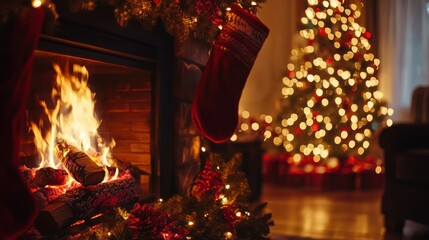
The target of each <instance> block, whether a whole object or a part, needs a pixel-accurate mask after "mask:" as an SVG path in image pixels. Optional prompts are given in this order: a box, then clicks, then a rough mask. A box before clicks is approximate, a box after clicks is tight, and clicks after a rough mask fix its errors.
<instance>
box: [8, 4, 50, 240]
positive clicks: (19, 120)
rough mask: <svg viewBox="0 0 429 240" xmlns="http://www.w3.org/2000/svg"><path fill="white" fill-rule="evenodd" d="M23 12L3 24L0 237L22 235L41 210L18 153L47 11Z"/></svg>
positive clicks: (12, 237)
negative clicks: (37, 207)
mask: <svg viewBox="0 0 429 240" xmlns="http://www.w3.org/2000/svg"><path fill="white" fill-rule="evenodd" d="M17 12H18V11H17ZM19 12H20V14H13V17H10V18H9V19H8V20H7V21H6V22H3V23H2V27H1V35H0V42H1V44H0V59H1V62H2V70H1V74H0V82H1V88H0V96H1V104H0V132H1V134H0V146H1V151H0V182H1V183H2V193H1V196H0V219H1V220H0V239H15V238H16V237H17V236H19V235H20V234H21V233H22V231H25V230H26V229H27V228H28V226H29V225H30V224H31V223H32V222H33V220H34V217H35V213H36V211H37V210H36V204H35V201H34V199H33V196H32V193H31V192H30V190H29V189H28V186H27V184H26V183H25V180H24V179H23V176H22V174H21V170H19V164H20V163H19V158H18V153H19V147H20V141H21V133H22V130H23V126H25V123H24V121H25V108H26V103H27V98H28V95H29V94H28V93H29V90H30V85H31V84H30V83H31V74H32V68H33V53H34V49H35V48H36V46H37V43H38V40H39V36H40V31H41V29H42V25H43V15H44V10H43V9H42V8H37V9H35V8H32V7H31V6H30V7H28V8H25V9H23V11H19ZM11 15H12V13H11Z"/></svg>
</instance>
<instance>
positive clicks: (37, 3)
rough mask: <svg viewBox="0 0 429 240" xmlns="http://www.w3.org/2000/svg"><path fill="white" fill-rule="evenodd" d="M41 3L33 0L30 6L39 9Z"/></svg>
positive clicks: (38, 0) (39, 0) (41, 1)
mask: <svg viewBox="0 0 429 240" xmlns="http://www.w3.org/2000/svg"><path fill="white" fill-rule="evenodd" d="M43 3H44V1H43V0H33V1H31V5H32V6H33V7H34V8H39V7H40V6H42V4H43Z"/></svg>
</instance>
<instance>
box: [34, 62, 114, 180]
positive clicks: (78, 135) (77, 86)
mask: <svg viewBox="0 0 429 240" xmlns="http://www.w3.org/2000/svg"><path fill="white" fill-rule="evenodd" d="M53 68H54V70H55V73H56V76H55V82H54V87H53V89H52V92H51V98H52V101H53V103H54V104H55V107H54V108H53V109H50V108H49V107H48V104H47V102H46V101H40V106H41V107H42V108H43V111H44V114H45V115H46V116H47V119H48V121H49V124H50V126H49V128H48V129H46V127H44V122H43V121H42V120H39V123H38V124H36V123H34V122H32V123H30V129H31V130H32V131H33V133H34V142H35V145H36V148H37V151H38V153H39V156H40V158H41V163H40V166H39V168H42V167H53V168H63V167H62V163H61V161H60V159H58V158H57V157H56V156H57V154H56V144H57V142H58V141H59V140H63V141H65V142H66V143H67V144H69V145H73V146H74V147H76V148H77V149H79V150H80V151H83V152H85V153H86V154H87V155H88V156H89V157H90V158H91V159H92V160H93V161H94V162H95V163H96V164H98V165H100V166H104V167H105V168H104V169H105V171H106V173H108V170H107V167H110V166H111V165H112V161H111V157H110V155H111V154H110V149H111V148H113V147H114V145H115V142H114V141H113V140H112V141H111V143H109V144H106V143H105V142H104V141H103V139H102V138H101V137H100V136H99V134H98V132H97V129H98V127H99V126H100V124H101V121H100V120H99V119H98V118H97V116H96V114H95V111H94V107H95V94H94V93H92V92H91V89H90V88H89V85H88V79H89V72H88V70H87V69H86V67H85V66H80V65H73V66H72V69H71V70H72V72H71V73H69V71H68V68H66V69H65V70H62V69H61V68H60V66H59V65H58V64H53ZM117 172H118V171H116V174H115V176H113V177H109V176H108V174H106V177H105V179H104V180H105V181H108V180H113V179H114V178H116V177H117ZM66 185H68V186H72V185H73V183H72V182H68V183H67V184H66Z"/></svg>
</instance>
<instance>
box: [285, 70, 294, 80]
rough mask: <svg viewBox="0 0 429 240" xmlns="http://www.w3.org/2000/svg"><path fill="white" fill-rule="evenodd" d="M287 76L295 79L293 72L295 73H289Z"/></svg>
mask: <svg viewBox="0 0 429 240" xmlns="http://www.w3.org/2000/svg"><path fill="white" fill-rule="evenodd" d="M287 76H288V77H289V78H293V77H295V72H293V71H287Z"/></svg>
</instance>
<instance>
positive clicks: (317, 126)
mask: <svg viewBox="0 0 429 240" xmlns="http://www.w3.org/2000/svg"><path fill="white" fill-rule="evenodd" d="M311 130H312V131H313V132H315V131H317V130H319V124H318V123H314V124H313V125H311Z"/></svg>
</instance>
